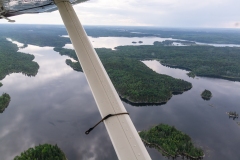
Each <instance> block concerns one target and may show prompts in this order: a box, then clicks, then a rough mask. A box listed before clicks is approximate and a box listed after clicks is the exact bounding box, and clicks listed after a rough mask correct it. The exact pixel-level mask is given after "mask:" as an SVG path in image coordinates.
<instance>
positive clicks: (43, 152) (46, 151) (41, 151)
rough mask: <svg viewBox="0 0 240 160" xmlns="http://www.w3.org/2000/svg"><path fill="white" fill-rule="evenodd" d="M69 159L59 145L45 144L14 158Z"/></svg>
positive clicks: (23, 159) (31, 159)
mask: <svg viewBox="0 0 240 160" xmlns="http://www.w3.org/2000/svg"><path fill="white" fill-rule="evenodd" d="M27 159H30V160H35V159H38V160H48V159H49V160H67V158H66V156H65V155H64V153H63V151H62V150H61V149H60V148H59V147H58V146H57V145H51V144H43V145H39V146H35V147H34V148H29V149H28V150H26V151H24V152H22V153H21V155H19V156H16V157H15V158H14V160H27Z"/></svg>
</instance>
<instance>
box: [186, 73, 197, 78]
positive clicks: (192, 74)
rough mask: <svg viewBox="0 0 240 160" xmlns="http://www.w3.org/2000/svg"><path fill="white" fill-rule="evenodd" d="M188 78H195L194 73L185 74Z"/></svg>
mask: <svg viewBox="0 0 240 160" xmlns="http://www.w3.org/2000/svg"><path fill="white" fill-rule="evenodd" d="M187 75H188V77H191V78H195V76H196V75H195V73H194V72H188V73H187Z"/></svg>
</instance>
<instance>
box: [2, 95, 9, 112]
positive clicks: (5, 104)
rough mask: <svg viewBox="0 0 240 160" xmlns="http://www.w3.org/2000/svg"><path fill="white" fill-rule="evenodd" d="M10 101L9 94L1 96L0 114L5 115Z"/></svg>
mask: <svg viewBox="0 0 240 160" xmlns="http://www.w3.org/2000/svg"><path fill="white" fill-rule="evenodd" d="M10 101H11V97H10V96H9V94H7V93H3V94H2V96H0V113H3V111H4V110H5V109H6V108H7V107H8V104H9V102H10Z"/></svg>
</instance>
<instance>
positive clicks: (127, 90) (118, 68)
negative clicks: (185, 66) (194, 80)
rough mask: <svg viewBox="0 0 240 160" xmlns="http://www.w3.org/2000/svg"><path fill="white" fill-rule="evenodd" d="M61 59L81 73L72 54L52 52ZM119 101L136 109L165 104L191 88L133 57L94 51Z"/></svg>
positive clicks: (112, 51) (185, 83)
mask: <svg viewBox="0 0 240 160" xmlns="http://www.w3.org/2000/svg"><path fill="white" fill-rule="evenodd" d="M54 50H55V51H56V52H59V53H60V54H61V55H67V56H69V57H71V58H73V59H74V60H76V61H77V62H72V61H68V65H69V64H70V66H71V67H72V68H73V69H74V70H76V71H81V70H82V69H81V66H80V64H79V62H78V60H77V56H76V54H75V51H73V50H71V49H65V48H54ZM96 51H97V53H98V55H99V57H100V59H101V61H102V63H103V65H104V67H105V69H106V71H107V73H108V75H109V77H110V79H111V80H112V82H113V85H114V86H115V88H116V90H117V92H118V95H119V96H120V98H121V99H122V100H123V101H125V102H127V103H130V104H132V105H135V106H144V105H160V104H165V103H166V102H167V101H168V100H169V99H170V98H171V97H172V95H173V94H181V93H183V92H184V91H187V90H189V89H191V88H192V84H191V83H189V82H186V81H184V80H181V79H175V78H173V77H170V76H167V75H163V74H158V73H156V72H154V71H153V70H152V69H150V68H149V67H147V66H146V65H145V64H144V63H142V62H141V61H140V60H138V59H136V58H134V57H131V58H130V57H128V56H124V55H123V54H122V53H121V52H116V51H114V50H111V49H106V48H100V49H96ZM73 66H74V67H73Z"/></svg>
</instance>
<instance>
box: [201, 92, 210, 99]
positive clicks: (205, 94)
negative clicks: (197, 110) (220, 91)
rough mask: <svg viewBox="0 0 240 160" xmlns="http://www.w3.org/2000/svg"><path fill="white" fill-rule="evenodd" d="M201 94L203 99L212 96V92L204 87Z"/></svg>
mask: <svg viewBox="0 0 240 160" xmlns="http://www.w3.org/2000/svg"><path fill="white" fill-rule="evenodd" d="M201 96H202V99H204V100H210V99H211V98H212V92H211V91H209V90H206V89H205V90H204V91H203V92H202V94H201Z"/></svg>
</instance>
